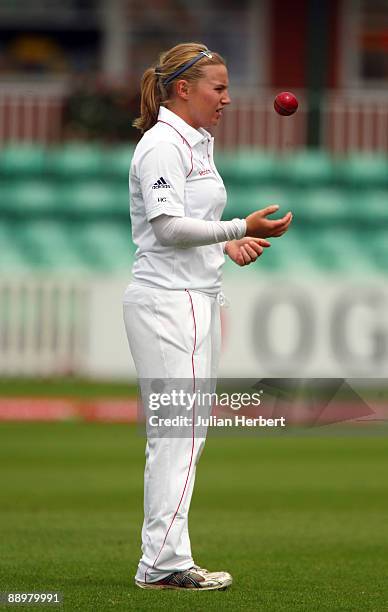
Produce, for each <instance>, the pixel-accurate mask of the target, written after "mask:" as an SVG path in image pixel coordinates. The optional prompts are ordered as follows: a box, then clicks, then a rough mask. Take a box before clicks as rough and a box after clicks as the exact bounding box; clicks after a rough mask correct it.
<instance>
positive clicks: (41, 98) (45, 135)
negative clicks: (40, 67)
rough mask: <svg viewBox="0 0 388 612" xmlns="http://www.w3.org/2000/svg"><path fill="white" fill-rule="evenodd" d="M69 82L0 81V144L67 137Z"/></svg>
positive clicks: (48, 141)
mask: <svg viewBox="0 0 388 612" xmlns="http://www.w3.org/2000/svg"><path fill="white" fill-rule="evenodd" d="M67 89H68V87H67V85H66V83H65V82H61V81H59V82H53V83H40V82H37V81H33V82H31V83H18V82H16V83H15V82H13V81H4V82H0V145H1V144H4V143H6V142H10V141H11V142H14V141H16V142H40V143H43V144H48V143H51V142H58V141H60V140H61V139H62V137H63V106H64V100H65V97H66V91H67Z"/></svg>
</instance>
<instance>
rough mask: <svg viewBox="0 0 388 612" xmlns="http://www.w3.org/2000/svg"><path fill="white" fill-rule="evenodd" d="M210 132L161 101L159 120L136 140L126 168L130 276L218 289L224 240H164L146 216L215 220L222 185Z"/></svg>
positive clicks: (212, 290)
mask: <svg viewBox="0 0 388 612" xmlns="http://www.w3.org/2000/svg"><path fill="white" fill-rule="evenodd" d="M213 143H214V138H213V137H212V136H211V135H210V134H209V132H207V131H206V130H205V129H203V128H199V129H198V130H196V129H194V128H193V127H191V126H190V125H189V124H188V123H186V122H185V121H184V120H183V119H181V118H180V117H178V115H176V114H175V113H173V112H171V111H170V110H168V109H167V108H165V107H163V106H161V107H160V110H159V116H158V122H157V123H156V124H155V125H154V126H153V127H152V128H151V129H150V130H148V131H147V132H146V133H145V134H144V135H143V137H142V138H141V140H140V141H139V143H138V145H137V146H136V149H135V152H134V155H133V158H132V163H131V168H130V174H129V189H130V214H131V223H132V238H133V242H134V243H135V244H136V246H137V250H136V255H135V263H134V265H133V269H132V273H133V279H132V280H133V281H134V282H136V283H140V284H144V285H148V286H152V287H163V288H166V289H193V290H194V289H196V290H198V291H203V292H205V293H209V294H214V295H216V294H217V293H218V292H219V291H220V288H221V269H222V265H223V263H224V259H225V258H224V253H223V245H222V243H217V244H211V245H206V246H196V247H191V248H182V247H180V248H178V247H166V246H162V245H161V244H160V243H159V242H158V240H157V239H156V237H155V234H154V231H153V229H152V227H151V224H150V221H151V219H154V218H155V217H157V216H159V215H162V214H164V215H172V216H177V217H192V218H194V219H204V220H208V221H219V220H220V219H221V216H222V213H223V210H224V208H225V205H226V190H225V187H224V183H223V181H222V178H221V177H220V175H219V174H218V172H217V169H216V167H215V165H214V159H213Z"/></svg>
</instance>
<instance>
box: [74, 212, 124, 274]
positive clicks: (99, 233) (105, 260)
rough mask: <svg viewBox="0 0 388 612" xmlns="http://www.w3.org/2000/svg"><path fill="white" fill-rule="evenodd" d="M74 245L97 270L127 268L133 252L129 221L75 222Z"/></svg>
mask: <svg viewBox="0 0 388 612" xmlns="http://www.w3.org/2000/svg"><path fill="white" fill-rule="evenodd" d="M74 245H75V246H76V248H77V249H78V252H79V253H80V254H81V256H82V257H83V258H84V260H85V261H87V262H88V265H89V266H91V267H93V268H95V269H98V270H115V269H123V268H125V269H128V268H129V266H130V264H131V260H132V255H133V252H134V245H133V243H132V241H131V232H130V226H129V223H128V224H123V223H121V222H113V221H104V222H102V221H89V222H83V223H78V224H76V225H75V227H74Z"/></svg>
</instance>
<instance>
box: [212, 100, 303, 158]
mask: <svg viewBox="0 0 388 612" xmlns="http://www.w3.org/2000/svg"><path fill="white" fill-rule="evenodd" d="M276 93H278V92H271V91H265V92H256V93H253V94H250V95H248V96H247V95H244V96H232V104H231V105H230V106H228V107H227V109H226V110H225V113H224V117H223V118H222V121H221V122H220V125H219V127H218V128H217V131H216V136H217V146H218V147H221V148H223V149H231V150H233V149H236V148H248V149H249V148H261V149H269V150H274V151H281V152H287V151H288V150H293V149H298V148H300V147H303V146H304V144H305V142H306V118H307V108H306V104H305V102H304V96H303V92H295V93H296V95H297V97H298V99H299V110H298V112H297V113H296V114H295V115H293V116H292V117H282V116H280V115H278V114H277V113H276V112H275V111H274V107H273V102H274V98H275V96H276Z"/></svg>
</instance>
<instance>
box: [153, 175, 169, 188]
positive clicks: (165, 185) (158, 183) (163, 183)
mask: <svg viewBox="0 0 388 612" xmlns="http://www.w3.org/2000/svg"><path fill="white" fill-rule="evenodd" d="M152 189H171V185H169V184H168V183H167V181H165V180H164V178H163V177H162V176H161V177H160V179H158V180H157V181H156V183H154V184H153V185H152Z"/></svg>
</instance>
